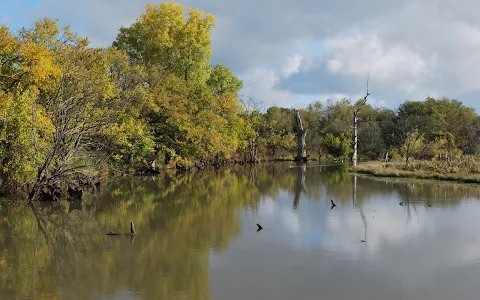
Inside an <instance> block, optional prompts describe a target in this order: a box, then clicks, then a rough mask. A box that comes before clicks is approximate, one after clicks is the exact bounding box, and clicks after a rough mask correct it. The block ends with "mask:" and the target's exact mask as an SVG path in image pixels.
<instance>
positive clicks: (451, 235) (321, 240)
mask: <svg viewBox="0 0 480 300" xmlns="http://www.w3.org/2000/svg"><path fill="white" fill-rule="evenodd" d="M397 196H398V195H395V196H393V197H392V201H386V200H385V199H380V198H373V199H370V201H369V202H366V203H364V204H363V211H364V215H365V219H366V222H367V242H366V243H361V240H363V239H364V234H365V232H364V230H365V227H364V222H363V220H362V217H361V213H360V209H359V208H358V207H357V208H351V207H342V206H341V205H340V206H337V207H336V208H335V209H334V210H330V208H329V207H328V203H327V202H325V203H323V202H312V201H309V200H308V199H304V198H303V197H302V200H301V203H300V206H299V208H298V210H297V212H295V211H294V210H293V209H292V202H293V195H292V194H289V193H286V192H282V193H280V194H279V197H278V198H277V200H273V199H268V200H265V202H264V203H263V205H262V206H261V207H260V213H261V215H262V217H263V218H265V217H267V218H268V222H272V223H276V225H274V226H276V227H278V226H280V231H281V232H279V234H280V235H281V236H283V237H284V238H285V240H286V241H288V243H291V244H293V245H295V247H297V248H299V249H304V250H308V249H312V248H322V249H324V250H327V251H331V252H334V253H336V254H337V255H341V256H342V257H343V258H349V259H360V258H362V257H363V258H368V259H369V260H375V261H378V262H380V261H382V263H387V262H386V261H390V260H392V259H393V260H394V259H395V255H400V256H403V255H405V254H404V253H409V252H413V253H415V255H418V256H419V257H426V258H425V260H427V261H428V260H431V262H430V264H432V265H435V264H438V265H445V264H448V265H453V266H461V265H466V264H470V263H471V262H472V261H476V260H479V261H480V237H479V236H478V234H477V233H476V228H477V227H478V226H480V219H478V216H477V215H476V210H474V209H470V208H469V204H468V203H467V204H463V205H462V206H461V207H459V208H455V210H454V211H452V210H451V208H449V210H440V209H439V208H426V207H424V206H422V205H420V206H418V205H417V207H416V208H415V207H414V206H413V204H411V205H410V208H409V209H410V217H409V216H408V212H407V210H408V208H407V207H406V206H399V205H398V200H399V199H397V198H396V197H397ZM393 198H395V199H393ZM475 205H476V204H475ZM374 210H375V211H374ZM400 249H404V250H400ZM432 249H435V254H434V255H433V254H432V255H431V254H430V252H432V251H433V250H432ZM402 251H403V252H402ZM406 259H408V258H406ZM387 264H388V263H387Z"/></svg>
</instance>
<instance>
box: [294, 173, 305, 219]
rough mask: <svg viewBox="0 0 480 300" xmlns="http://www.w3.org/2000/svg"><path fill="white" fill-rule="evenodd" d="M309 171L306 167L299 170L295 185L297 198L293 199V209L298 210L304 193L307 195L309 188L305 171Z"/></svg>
mask: <svg viewBox="0 0 480 300" xmlns="http://www.w3.org/2000/svg"><path fill="white" fill-rule="evenodd" d="M306 170H307V166H306V165H300V164H299V166H298V168H297V181H296V183H295V197H294V198H293V209H294V210H296V209H297V208H298V203H299V202H300V197H301V196H302V192H304V193H305V194H306V193H307V188H306V186H305V171H306Z"/></svg>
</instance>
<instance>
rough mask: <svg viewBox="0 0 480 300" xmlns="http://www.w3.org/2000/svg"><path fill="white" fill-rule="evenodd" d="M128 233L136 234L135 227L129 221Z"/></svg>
mask: <svg viewBox="0 0 480 300" xmlns="http://www.w3.org/2000/svg"><path fill="white" fill-rule="evenodd" d="M130 234H132V235H136V234H137V233H136V232H135V227H134V226H133V222H130Z"/></svg>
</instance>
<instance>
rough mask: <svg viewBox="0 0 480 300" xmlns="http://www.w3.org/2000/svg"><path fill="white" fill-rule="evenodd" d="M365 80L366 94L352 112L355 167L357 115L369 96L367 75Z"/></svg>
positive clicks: (354, 159)
mask: <svg viewBox="0 0 480 300" xmlns="http://www.w3.org/2000/svg"><path fill="white" fill-rule="evenodd" d="M365 78H366V86H367V93H366V94H365V96H364V97H363V99H362V100H361V101H360V104H359V105H358V107H356V108H355V109H354V110H353V155H352V163H353V166H356V165H357V149H358V121H359V120H360V119H359V118H358V113H359V112H360V110H361V109H362V108H363V106H364V105H365V103H367V98H368V96H369V95H370V93H369V92H368V79H369V75H368V74H367V75H365Z"/></svg>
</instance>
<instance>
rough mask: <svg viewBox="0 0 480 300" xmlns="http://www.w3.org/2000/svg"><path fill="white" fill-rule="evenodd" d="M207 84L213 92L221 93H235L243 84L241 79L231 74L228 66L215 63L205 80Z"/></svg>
mask: <svg viewBox="0 0 480 300" xmlns="http://www.w3.org/2000/svg"><path fill="white" fill-rule="evenodd" d="M207 85H208V86H209V87H210V88H211V89H212V90H213V92H214V93H215V94H218V95H222V94H226V93H230V94H234V95H236V94H237V93H238V91H240V89H241V88H242V86H243V81H241V80H240V79H238V78H237V77H236V76H235V75H233V74H232V71H230V69H229V68H227V67H226V66H224V65H215V66H214V67H213V68H212V71H211V73H210V78H209V79H208V80H207Z"/></svg>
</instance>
